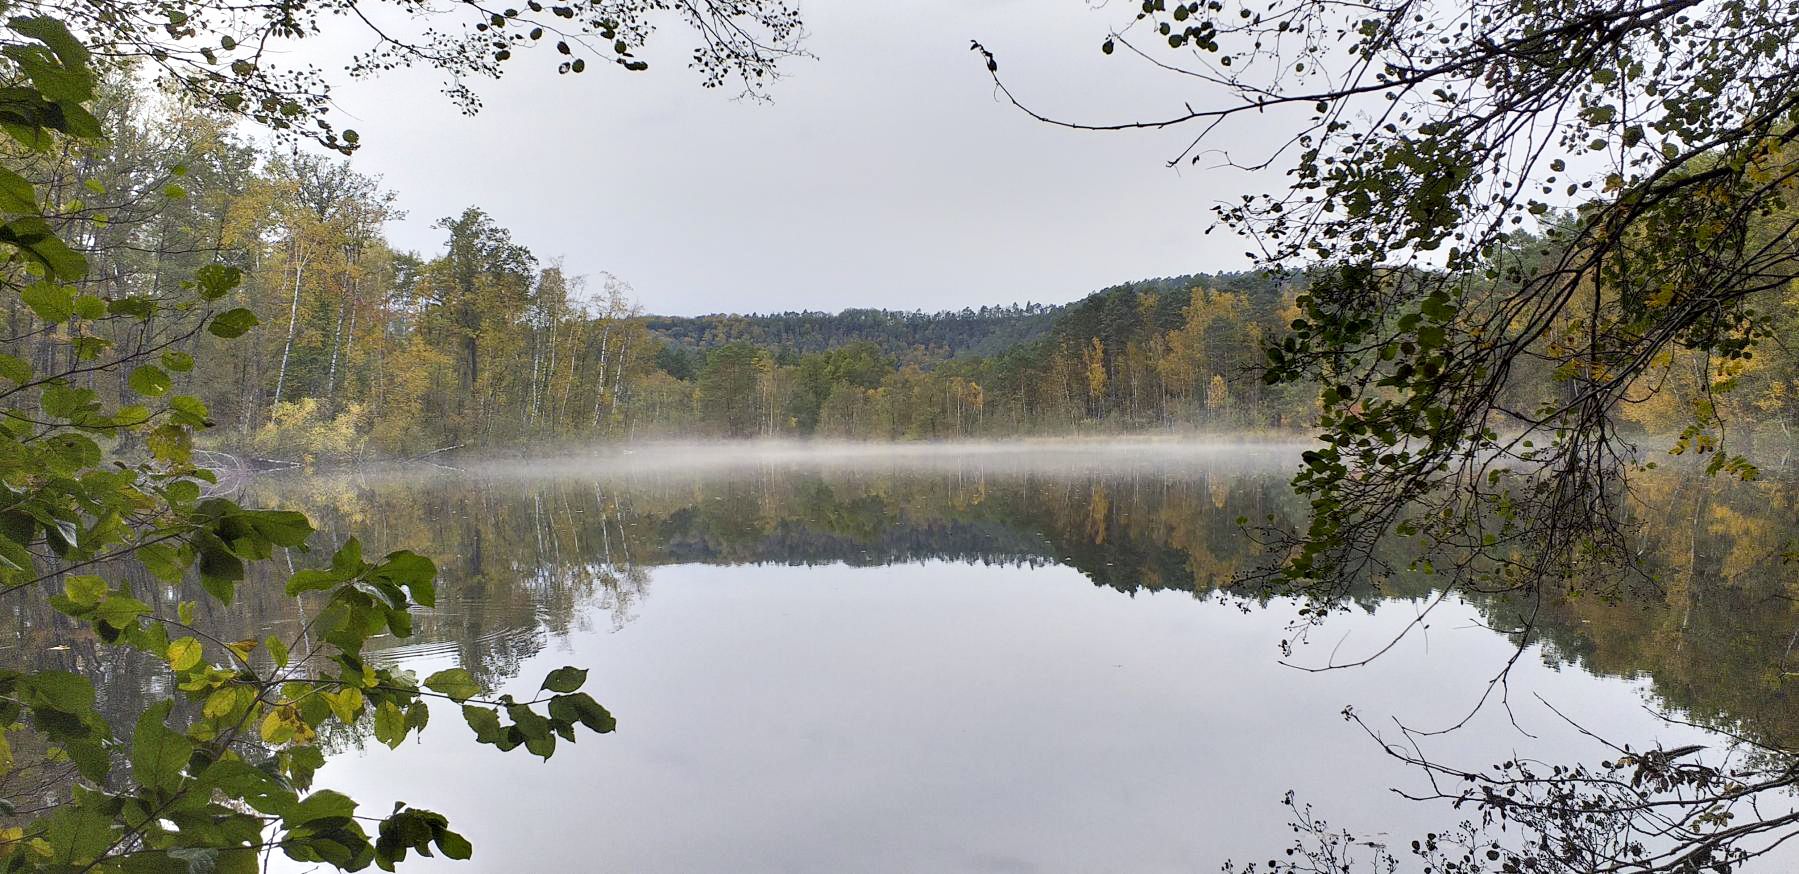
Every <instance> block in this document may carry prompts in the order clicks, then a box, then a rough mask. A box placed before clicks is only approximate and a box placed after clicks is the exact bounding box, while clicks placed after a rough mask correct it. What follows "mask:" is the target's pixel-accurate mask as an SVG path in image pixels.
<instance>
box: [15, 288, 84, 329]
mask: <svg viewBox="0 0 1799 874" xmlns="http://www.w3.org/2000/svg"><path fill="white" fill-rule="evenodd" d="M19 299H20V300H22V301H24V302H25V305H26V306H28V307H31V311H32V312H33V313H35V314H36V315H37V317H38V318H40V319H43V320H44V321H46V322H50V323H52V324H55V323H58V322H66V321H68V320H69V317H70V316H73V315H74V314H75V296H74V294H73V293H72V292H70V291H69V289H67V288H65V287H63V286H61V285H57V284H56V283H54V282H34V283H32V284H30V285H27V286H25V288H24V290H23V291H20V292H19Z"/></svg>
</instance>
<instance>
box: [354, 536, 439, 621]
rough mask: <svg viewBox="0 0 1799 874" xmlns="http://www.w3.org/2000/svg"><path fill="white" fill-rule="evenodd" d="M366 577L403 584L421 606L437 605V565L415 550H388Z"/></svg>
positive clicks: (372, 579)
mask: <svg viewBox="0 0 1799 874" xmlns="http://www.w3.org/2000/svg"><path fill="white" fill-rule="evenodd" d="M368 578H369V579H370V580H371V581H374V582H382V583H390V584H392V585H396V586H404V587H405V588H406V591H408V592H410V593H411V594H412V600H413V601H415V602H417V603H418V604H419V605H420V606H423V607H435V606H437V586H436V585H435V583H434V581H435V580H436V579H437V565H435V564H432V562H431V559H428V558H426V557H424V556H422V555H419V554H418V553H416V552H410V551H408V550H404V549H402V550H400V551H398V552H390V553H388V554H387V557H386V558H384V559H382V560H381V563H380V564H378V565H376V566H375V567H374V569H373V570H370V571H369V575H368Z"/></svg>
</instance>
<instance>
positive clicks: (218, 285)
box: [194, 264, 255, 333]
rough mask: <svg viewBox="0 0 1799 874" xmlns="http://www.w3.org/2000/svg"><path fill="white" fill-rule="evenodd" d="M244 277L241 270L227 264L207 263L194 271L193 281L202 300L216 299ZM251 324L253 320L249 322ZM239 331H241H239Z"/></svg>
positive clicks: (235, 285) (228, 291) (225, 293)
mask: <svg viewBox="0 0 1799 874" xmlns="http://www.w3.org/2000/svg"><path fill="white" fill-rule="evenodd" d="M243 279H244V273H243V271H242V270H239V269H237V268H236V267H232V266H230V265H227V264H208V265H206V266H205V267H202V268H200V269H199V270H196V271H194V282H195V284H196V285H198V286H199V290H200V297H201V298H202V299H204V300H218V299H219V298H221V297H224V296H225V295H227V294H229V293H230V292H231V289H234V288H236V287H237V286H238V284H239V283H241V282H242V281H243ZM251 324H252V325H254V324H255V322H251ZM239 333H242V332H241V331H240V332H239Z"/></svg>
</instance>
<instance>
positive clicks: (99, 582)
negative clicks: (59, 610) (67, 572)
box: [62, 575, 107, 607]
mask: <svg viewBox="0 0 1799 874" xmlns="http://www.w3.org/2000/svg"><path fill="white" fill-rule="evenodd" d="M62 590H63V594H65V595H67V596H69V600H71V601H74V602H75V603H77V604H80V605H81V606H83V607H92V606H94V605H96V604H99V603H100V600H101V599H102V598H105V597H106V592H107V585H106V581H105V580H103V579H100V578H99V577H96V576H88V575H80V576H71V577H69V578H68V579H67V580H65V581H63V586H62Z"/></svg>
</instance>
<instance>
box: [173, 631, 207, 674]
mask: <svg viewBox="0 0 1799 874" xmlns="http://www.w3.org/2000/svg"><path fill="white" fill-rule="evenodd" d="M199 663H200V642H199V641H197V640H195V639H193V638H191V637H183V638H181V639H180V640H177V641H175V642H174V643H171V644H169V667H171V668H174V669H175V670H177V671H187V670H191V669H192V668H193V667H194V666H195V665H197V664H199Z"/></svg>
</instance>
